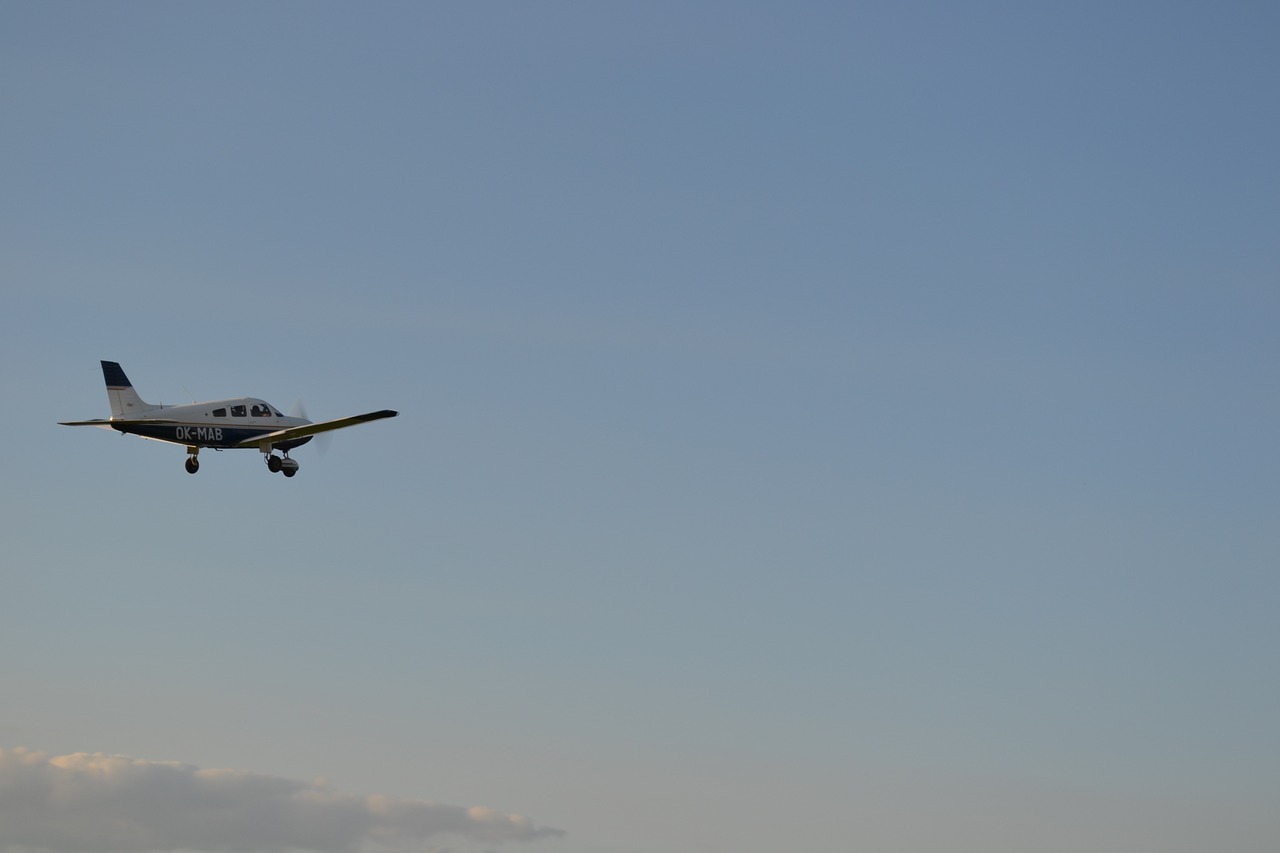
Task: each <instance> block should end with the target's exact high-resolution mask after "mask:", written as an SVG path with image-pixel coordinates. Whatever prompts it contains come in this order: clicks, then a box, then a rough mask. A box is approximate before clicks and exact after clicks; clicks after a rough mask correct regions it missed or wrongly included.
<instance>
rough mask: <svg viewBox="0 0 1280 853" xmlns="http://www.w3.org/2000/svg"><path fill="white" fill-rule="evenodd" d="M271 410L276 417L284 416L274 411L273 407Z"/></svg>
mask: <svg viewBox="0 0 1280 853" xmlns="http://www.w3.org/2000/svg"><path fill="white" fill-rule="evenodd" d="M271 411H272V412H273V413H274V414H275V416H276V417H277V418H283V417H284V415H282V414H280V412H278V411H276V410H275V409H272V410H271Z"/></svg>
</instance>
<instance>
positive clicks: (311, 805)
mask: <svg viewBox="0 0 1280 853" xmlns="http://www.w3.org/2000/svg"><path fill="white" fill-rule="evenodd" d="M563 834H564V832H563V831H562V830H558V829H549V828H545V827H538V826H536V825H535V824H534V823H533V821H531V820H529V819H528V818H525V817H520V816H518V815H508V814H502V813H501V812H497V811H494V810H492V809H487V808H481V807H471V808H467V807H464V806H448V805H441V804H439V803H430V802H424V801H419V800H397V799H393V798H390V797H384V796H379V795H372V796H363V797H362V796H354V795H350V794H344V793H341V792H339V791H336V790H334V789H333V788H331V787H330V786H329V785H328V784H327V783H324V782H304V781H299V780H295V779H286V778H283V777H279V776H269V775H265V774H261V773H249V772H245V771H241V770H203V769H201V768H199V767H195V766H192V765H190V764H180V763H178V762H170V761H145V760H142V759H137V758H130V757H129V756H126V755H106V754H103V753H84V752H78V753H74V754H72V755H59V756H52V757H51V756H49V755H48V754H47V753H44V752H36V751H32V750H27V749H22V748H17V749H3V748H0V851H8V850H40V851H53V853H150V851H170V850H189V851H199V853H255V852H256V851H273V852H274V851H285V850H304V851H315V853H355V851H360V850H366V849H368V850H378V849H391V850H397V849H405V848H411V847H413V846H414V845H416V844H418V843H420V842H421V841H423V840H424V839H426V838H428V837H430V836H434V835H456V836H463V837H466V838H469V839H472V840H474V841H479V842H483V843H486V844H501V843H503V842H507V841H533V840H536V839H539V838H547V837H555V836H561V835H563Z"/></svg>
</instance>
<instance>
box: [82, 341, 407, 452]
mask: <svg viewBox="0 0 1280 853" xmlns="http://www.w3.org/2000/svg"><path fill="white" fill-rule="evenodd" d="M102 378H103V379H104V380H106V383H107V398H108V399H109V400H110V401H111V417H110V418H108V419H104V418H97V419H95V420H91V421H59V422H58V423H59V424H60V425H62V426H95V427H102V428H104V429H113V430H115V431H117V432H120V433H125V434H129V435H139V436H142V437H143V438H149V439H152V440H154V441H165V442H168V443H169V444H182V445H185V446H186V448H187V454H188V455H187V473H189V474H194V473H195V472H196V471H199V470H200V460H199V459H198V458H197V457H198V456H199V454H200V448H202V447H212V448H213V449H214V450H226V449H228V448H249V449H252V448H257V449H258V450H259V451H261V452H262V454H263V455H264V456H266V458H267V459H266V461H267V468H268V469H270V471H271V472H272V473H273V474H274V473H277V472H278V473H281V474H284V475H285V476H286V477H292V476H293V475H294V474H297V473H298V462H297V460H295V459H291V458H289V451H290V450H293V449H294V448H296V447H300V446H302V445H304V444H306V443H307V442H308V441H310V440H311V437H312V436H313V435H316V434H317V433H322V432H328V431H329V430H334V429H342V428H343V427H349V426H355V425H356V424H363V423H367V422H369V421H376V420H381V419H382V418H394V417H395V416H396V415H397V414H399V412H393V411H392V410H391V409H382V410H380V411H377V412H367V413H366V414H363V415H352V416H351V417H349V418H338V419H337V420H333V421H321V422H320V423H312V422H311V421H309V420H307V419H306V418H298V417H290V416H287V415H282V414H280V410H279V409H277V408H276V407H275V406H272V405H270V404H268V403H267V402H266V401H264V400H259V399H257V398H256V397H237V398H235V399H231V400H212V401H210V402H207V403H191V404H189V405H185V406H154V405H152V404H151V403H145V402H143V400H142V398H141V397H139V396H138V392H137V391H135V390H133V383H132V382H130V381H129V377H127V376H125V375H124V371H123V370H122V369H121V368H120V365H119V364H117V363H116V362H114V361H104V362H102ZM277 450H279V451H280V454H281V455H279V456H277V455H276V453H275V451H277Z"/></svg>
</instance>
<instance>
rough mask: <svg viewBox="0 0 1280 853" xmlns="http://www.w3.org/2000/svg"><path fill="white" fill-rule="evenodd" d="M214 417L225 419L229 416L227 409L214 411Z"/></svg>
mask: <svg viewBox="0 0 1280 853" xmlns="http://www.w3.org/2000/svg"><path fill="white" fill-rule="evenodd" d="M213 416H214V417H215V418H225V417H226V416H227V410H226V409H214V410H213Z"/></svg>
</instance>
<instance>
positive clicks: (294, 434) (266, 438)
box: [239, 409, 400, 447]
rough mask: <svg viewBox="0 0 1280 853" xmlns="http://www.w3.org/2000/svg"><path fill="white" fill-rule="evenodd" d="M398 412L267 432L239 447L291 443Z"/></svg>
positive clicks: (386, 412) (382, 411)
mask: <svg viewBox="0 0 1280 853" xmlns="http://www.w3.org/2000/svg"><path fill="white" fill-rule="evenodd" d="M398 414H400V413H399V412H396V411H392V410H391V409H382V410H380V411H377V412H366V413H365V414H363V415H352V416H351V417H349V418H338V419H337V420H333V421H321V422H320V423H318V424H306V425H305V426H296V427H288V428H286V429H278V430H276V431H275V432H269V433H266V434H264V435H258V436H254V437H253V438H248V439H245V440H244V441H242V442H240V444H239V446H240V447H263V446H267V445H272V444H278V443H279V442H282V441H292V440H293V439H295V438H302V437H304V436H308V435H315V434H316V433H319V432H328V431H329V430H331V429H342V428H343V427H349V426H355V425H356V424H363V423H367V422H369V421H377V420H381V419H382V418H394V417H395V416H396V415H398Z"/></svg>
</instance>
